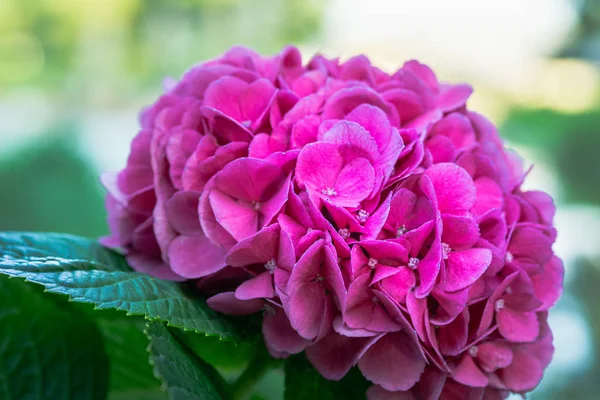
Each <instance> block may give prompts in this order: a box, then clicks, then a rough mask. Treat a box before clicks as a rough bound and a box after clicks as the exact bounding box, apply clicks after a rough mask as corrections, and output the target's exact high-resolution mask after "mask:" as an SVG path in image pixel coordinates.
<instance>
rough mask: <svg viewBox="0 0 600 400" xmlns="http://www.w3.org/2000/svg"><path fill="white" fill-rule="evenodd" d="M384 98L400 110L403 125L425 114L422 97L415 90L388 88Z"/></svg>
mask: <svg viewBox="0 0 600 400" xmlns="http://www.w3.org/2000/svg"><path fill="white" fill-rule="evenodd" d="M383 98H384V99H385V100H386V101H387V102H389V103H390V104H392V105H393V106H394V107H395V108H396V110H398V114H399V115H400V122H402V124H403V125H404V124H405V123H407V122H409V121H411V120H412V119H414V118H416V117H418V116H419V115H421V114H423V112H424V111H425V108H424V106H423V102H422V101H421V98H420V97H419V96H418V95H417V94H416V93H415V92H413V91H410V90H406V89H391V90H387V91H385V92H384V93H383Z"/></svg>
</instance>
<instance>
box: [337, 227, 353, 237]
mask: <svg viewBox="0 0 600 400" xmlns="http://www.w3.org/2000/svg"><path fill="white" fill-rule="evenodd" d="M338 233H339V234H340V236H341V237H342V239H347V238H349V237H350V231H349V230H348V228H342V229H340V230H339V231H338Z"/></svg>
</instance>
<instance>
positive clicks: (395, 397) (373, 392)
mask: <svg viewBox="0 0 600 400" xmlns="http://www.w3.org/2000/svg"><path fill="white" fill-rule="evenodd" d="M419 399H420V397H419V398H417V397H416V396H415V395H414V394H413V393H412V392H407V391H402V392H390V391H388V390H385V389H384V388H382V387H381V386H379V385H373V386H371V387H370V388H369V390H367V400H419ZM427 400H429V399H427Z"/></svg>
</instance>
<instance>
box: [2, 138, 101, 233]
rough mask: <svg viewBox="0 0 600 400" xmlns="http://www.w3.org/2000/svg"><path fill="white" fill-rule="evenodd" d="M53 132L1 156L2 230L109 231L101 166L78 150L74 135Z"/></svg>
mask: <svg viewBox="0 0 600 400" xmlns="http://www.w3.org/2000/svg"><path fill="white" fill-rule="evenodd" d="M61 130H62V131H63V132H67V131H68V129H64V128H63V129H61ZM47 137H48V139H47V140H42V141H41V143H40V142H39V141H38V142H35V143H30V144H29V145H28V146H27V147H25V148H23V149H21V150H20V151H18V152H16V153H13V154H11V155H10V156H9V157H6V158H4V159H2V160H0V188H2V194H3V196H2V199H1V204H2V207H0V230H3V231H7V230H26V231H55V232H69V233H73V234H78V235H83V236H88V237H97V236H100V235H103V234H105V233H106V232H107V227H106V222H105V212H104V200H103V197H104V194H103V189H102V187H101V185H100V183H99V180H98V176H97V172H96V170H95V169H94V168H93V167H92V166H91V165H90V164H89V163H88V162H86V161H84V160H83V159H82V158H81V156H80V155H79V154H78V151H77V150H76V147H75V143H74V141H73V137H72V136H71V135H69V134H64V135H48V136H47Z"/></svg>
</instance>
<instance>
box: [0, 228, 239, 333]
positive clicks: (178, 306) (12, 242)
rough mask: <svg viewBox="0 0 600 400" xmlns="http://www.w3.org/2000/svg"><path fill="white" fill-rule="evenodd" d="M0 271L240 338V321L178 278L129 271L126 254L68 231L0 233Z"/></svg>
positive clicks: (100, 304) (100, 303) (77, 296)
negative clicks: (215, 308)
mask: <svg viewBox="0 0 600 400" xmlns="http://www.w3.org/2000/svg"><path fill="white" fill-rule="evenodd" d="M0 254H1V255H2V257H0V273H3V274H7V275H10V276H16V277H20V278H25V279H26V280H27V281H30V282H35V283H38V284H41V285H43V286H44V287H45V290H46V291H48V292H52V293H60V294H64V295H68V296H69V298H70V299H71V300H72V301H76V302H82V303H91V304H94V305H95V307H96V308H98V309H111V308H115V309H118V310H122V311H125V312H127V314H128V315H144V316H145V317H146V318H147V319H149V320H152V321H154V320H159V321H165V322H167V323H168V324H169V325H170V326H175V327H179V328H183V329H185V330H193V331H195V332H198V333H204V334H206V335H216V336H219V337H220V338H221V339H234V340H241V339H243V338H244V337H245V336H246V335H247V333H248V331H247V327H244V326H242V325H241V323H242V322H241V321H240V320H239V319H238V320H233V319H230V318H227V317H224V316H222V315H220V314H218V313H216V312H214V311H213V310H211V309H210V308H208V306H207V305H206V302H205V301H204V300H203V299H200V298H198V297H197V296H195V295H194V294H193V293H190V291H188V290H186V288H185V287H184V286H183V285H182V284H179V283H175V282H169V281H163V280H160V279H156V278H153V277H151V276H148V275H146V274H143V273H138V272H134V271H132V270H131V269H130V268H129V267H128V266H127V263H126V261H125V258H124V257H123V256H122V255H119V254H118V253H115V252H113V251H111V250H109V249H106V248H104V247H102V246H100V245H98V244H97V243H96V242H94V241H92V240H88V239H83V238H79V237H75V236H71V235H59V234H42V233H0Z"/></svg>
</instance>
